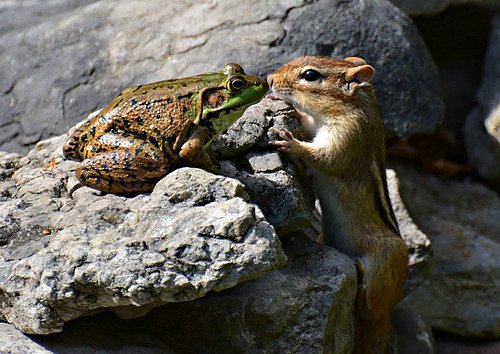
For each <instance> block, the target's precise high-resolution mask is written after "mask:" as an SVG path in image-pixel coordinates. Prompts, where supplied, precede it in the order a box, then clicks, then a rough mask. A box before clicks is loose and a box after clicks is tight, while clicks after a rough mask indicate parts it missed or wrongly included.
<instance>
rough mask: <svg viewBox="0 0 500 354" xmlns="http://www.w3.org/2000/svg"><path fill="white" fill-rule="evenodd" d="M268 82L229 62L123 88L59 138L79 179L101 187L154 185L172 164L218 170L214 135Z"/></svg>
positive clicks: (123, 188)
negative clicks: (213, 68) (216, 68)
mask: <svg viewBox="0 0 500 354" xmlns="http://www.w3.org/2000/svg"><path fill="white" fill-rule="evenodd" d="M268 88H269V87H268V84H267V82H266V81H265V80H263V79H261V78H259V77H258V76H254V75H249V74H246V73H245V71H244V70H243V68H242V67H241V66H240V65H238V64H234V63H230V64H226V65H224V67H223V68H222V70H220V71H217V72H207V73H203V74H199V75H195V76H191V77H185V78H180V79H172V80H164V81H158V82H153V83H148V84H144V85H137V86H132V87H128V88H126V89H124V90H123V91H122V92H121V93H120V94H119V95H118V96H117V97H116V98H115V99H113V100H112V101H111V102H110V103H109V104H108V105H107V106H105V107H104V108H103V109H102V110H101V111H100V112H99V113H97V114H95V115H94V116H93V117H90V118H89V119H88V120H87V121H85V122H84V123H83V124H82V125H81V126H79V127H78V128H76V129H75V131H74V132H73V133H72V134H71V135H70V136H69V137H68V138H67V140H66V142H65V143H64V145H63V155H64V157H65V158H66V159H69V160H76V161H79V162H80V163H79V164H78V165H77V166H76V169H75V174H76V178H77V179H78V181H79V187H80V186H88V187H91V188H93V189H97V190H100V191H102V192H106V193H118V194H120V193H130V192H132V193H135V192H149V191H152V190H153V188H154V186H155V185H156V183H157V182H158V181H159V180H160V179H162V178H163V177H164V176H166V175H167V174H168V173H169V172H170V171H171V170H172V169H173V168H175V167H176V166H182V165H186V166H191V167H199V168H203V169H205V170H207V171H210V172H214V173H217V172H218V169H219V163H218V161H217V160H216V159H215V158H214V157H213V155H212V154H211V153H210V152H209V150H208V147H209V146H210V144H211V142H212V141H213V140H214V139H215V138H216V137H217V136H218V135H219V134H220V133H222V132H223V131H225V130H226V129H227V128H228V127H229V126H230V125H231V124H232V123H233V122H234V121H235V120H236V119H238V118H239V117H240V116H241V115H242V114H243V112H244V111H245V110H246V109H247V108H248V107H249V106H250V105H253V104H255V103H257V102H258V101H260V100H261V99H262V98H263V97H264V95H265V94H266V92H267V91H268Z"/></svg>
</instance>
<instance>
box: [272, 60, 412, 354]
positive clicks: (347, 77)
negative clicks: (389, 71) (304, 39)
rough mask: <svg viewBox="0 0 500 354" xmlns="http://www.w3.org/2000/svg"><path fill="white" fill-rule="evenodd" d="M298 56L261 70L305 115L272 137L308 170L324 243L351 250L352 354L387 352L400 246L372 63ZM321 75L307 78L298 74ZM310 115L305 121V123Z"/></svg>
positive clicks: (400, 278)
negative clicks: (300, 127) (299, 135)
mask: <svg viewBox="0 0 500 354" xmlns="http://www.w3.org/2000/svg"><path fill="white" fill-rule="evenodd" d="M346 59H347V60H343V59H340V58H330V57H311V56H308V57H302V58H298V59H295V60H293V61H292V62H290V63H288V64H285V65H283V66H282V67H281V68H279V69H278V70H276V71H275V72H274V73H273V74H271V75H270V76H269V77H268V82H269V84H270V86H271V87H272V89H273V91H274V94H275V95H276V96H278V97H280V98H282V99H284V100H286V101H288V102H289V103H291V104H292V105H293V106H294V107H295V108H296V109H297V110H298V111H299V113H300V115H301V116H302V117H303V119H304V122H305V119H306V118H308V119H310V121H309V122H308V124H307V125H306V124H304V127H306V126H307V129H306V130H307V131H306V135H307V136H309V137H310V138H311V140H310V141H299V140H297V139H295V138H294V137H293V135H292V134H291V133H290V132H288V131H286V130H282V131H279V132H278V133H279V135H280V136H281V137H282V138H283V140H280V141H274V142H273V144H274V145H276V146H277V147H278V148H279V149H280V150H282V151H286V152H289V153H291V154H293V155H295V156H298V157H300V158H302V159H304V160H305V161H306V162H307V163H308V164H309V165H310V166H311V167H312V168H313V172H314V183H315V189H316V191H317V194H318V197H319V199H320V202H321V207H322V211H323V233H324V237H325V240H326V243H327V244H328V245H330V246H333V247H335V248H337V249H339V250H341V251H342V252H344V253H346V254H348V255H349V256H351V257H353V259H354V260H355V262H356V265H357V268H358V275H359V288H358V294H357V298H356V333H355V345H354V352H355V353H363V354H366V353H389V352H391V351H392V349H391V348H392V345H391V337H392V329H391V324H390V320H389V316H390V313H391V311H392V308H393V307H394V305H395V304H396V303H397V302H398V301H399V300H400V299H401V296H402V286H403V283H404V280H405V277H406V273H407V247H406V245H405V244H404V242H403V241H402V239H401V236H400V234H399V229H398V226H397V222H396V219H395V216H394V212H393V210H392V207H391V204H390V199H389V196H388V192H387V184H386V183H387V182H386V176H385V167H384V165H385V151H384V126H383V121H382V117H381V115H380V112H379V108H378V103H377V99H376V96H375V91H374V89H373V87H372V86H371V85H370V84H369V83H368V82H369V81H370V80H371V78H372V77H373V74H374V70H373V68H372V67H371V66H369V65H367V64H366V62H365V61H364V60H363V59H360V58H346ZM307 70H315V71H316V72H318V73H320V74H321V76H320V78H319V79H318V80H312V81H308V80H306V79H305V78H304V76H303V74H304V72H305V71H307ZM311 122H312V123H311Z"/></svg>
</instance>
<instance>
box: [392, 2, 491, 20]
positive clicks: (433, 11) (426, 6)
mask: <svg viewBox="0 0 500 354" xmlns="http://www.w3.org/2000/svg"><path fill="white" fill-rule="evenodd" d="M390 1H391V2H392V3H393V4H394V5H396V6H397V7H399V8H400V9H401V10H403V11H404V12H406V13H407V14H410V15H412V16H422V15H424V16H430V15H437V14H439V13H440V12H442V11H444V10H446V9H447V8H448V7H451V6H460V5H480V6H488V7H493V8H498V7H500V1H498V0H419V1H414V0H390Z"/></svg>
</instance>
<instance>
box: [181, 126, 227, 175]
mask: <svg viewBox="0 0 500 354" xmlns="http://www.w3.org/2000/svg"><path fill="white" fill-rule="evenodd" d="M212 137H213V132H212V131H211V130H209V129H208V128H206V127H200V126H196V127H194V128H193V129H192V132H191V134H190V136H189V138H188V139H187V140H186V142H185V143H184V144H183V145H182V146H181V149H180V151H179V156H180V157H181V159H182V160H184V161H185V162H186V164H188V165H190V166H194V167H200V168H203V169H204V170H207V171H209V172H212V173H218V172H219V163H218V162H217V160H216V159H215V158H214V157H213V156H212V154H210V153H209V152H208V151H206V150H205V149H204V148H203V146H204V145H205V144H206V143H207V142H208V141H210V139H212Z"/></svg>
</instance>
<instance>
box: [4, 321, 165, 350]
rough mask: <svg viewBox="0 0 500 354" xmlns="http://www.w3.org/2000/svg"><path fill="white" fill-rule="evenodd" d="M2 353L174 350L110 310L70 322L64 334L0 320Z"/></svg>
mask: <svg viewBox="0 0 500 354" xmlns="http://www.w3.org/2000/svg"><path fill="white" fill-rule="evenodd" d="M0 353H12V354H21V353H23V354H24V353H30V354H56V353H57V354H87V353H95V354H109V353H120V354H175V352H174V351H173V350H171V349H170V348H168V347H167V346H166V345H165V344H164V343H162V342H161V341H160V340H158V339H156V338H155V337H153V336H152V335H150V334H148V333H144V332H143V331H141V330H140V329H139V328H134V331H132V330H130V327H127V323H125V322H120V321H119V320H118V319H116V318H113V317H112V316H110V315H109V314H103V315H100V316H95V317H86V318H84V319H83V320H82V321H79V322H78V323H71V324H69V325H68V328H65V331H64V334H62V333H61V334H56V335H52V336H43V337H42V336H37V337H34V336H31V337H30V336H27V335H25V334H23V333H22V332H21V331H19V330H18V329H16V328H15V327H14V326H13V325H11V324H8V323H0Z"/></svg>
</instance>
